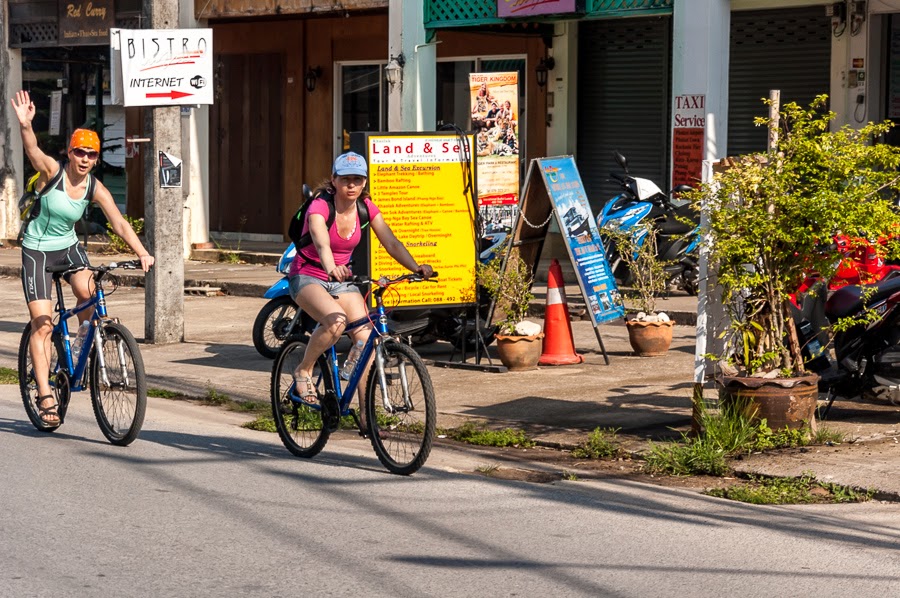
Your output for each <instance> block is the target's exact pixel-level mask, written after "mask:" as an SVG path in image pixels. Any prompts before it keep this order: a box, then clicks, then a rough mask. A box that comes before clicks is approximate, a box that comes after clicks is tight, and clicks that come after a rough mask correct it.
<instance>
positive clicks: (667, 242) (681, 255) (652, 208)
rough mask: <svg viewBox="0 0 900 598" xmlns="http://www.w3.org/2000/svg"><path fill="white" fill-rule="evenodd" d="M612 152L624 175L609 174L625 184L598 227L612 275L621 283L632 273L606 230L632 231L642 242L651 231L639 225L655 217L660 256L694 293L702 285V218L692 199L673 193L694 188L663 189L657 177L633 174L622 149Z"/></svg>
mask: <svg viewBox="0 0 900 598" xmlns="http://www.w3.org/2000/svg"><path fill="white" fill-rule="evenodd" d="M614 155H615V159H616V162H617V163H618V164H619V166H620V167H621V168H622V170H623V171H624V173H625V174H624V175H622V174H618V173H610V176H611V177H612V178H613V179H615V180H616V181H618V182H619V184H620V185H621V186H622V193H620V194H619V195H617V196H615V197H613V198H612V199H610V200H609V201H607V202H606V203H605V204H604V205H603V207H602V208H601V210H600V213H599V214H598V215H597V227H598V229H599V230H600V236H601V238H602V239H603V248H604V250H605V252H606V257H607V259H608V260H609V265H610V268H611V269H612V272H613V275H614V276H615V277H616V279H617V280H618V281H619V282H620V283H622V284H623V285H628V284H629V282H630V281H631V273H630V272H629V271H628V267H627V265H626V264H625V263H624V261H623V260H622V258H621V256H620V255H619V252H618V249H617V248H616V246H615V243H614V242H613V241H612V240H611V239H609V237H604V235H603V230H610V229H617V230H623V231H633V235H634V237H633V238H634V241H635V242H636V243H637V244H638V245H640V244H642V243H643V242H644V239H645V238H646V235H647V234H649V233H648V229H647V227H644V226H639V225H640V224H641V223H642V222H644V221H652V222H653V227H652V229H653V230H654V232H655V234H656V237H657V245H656V246H657V254H658V256H659V258H660V259H661V260H665V261H667V262H669V265H668V266H666V274H667V276H668V279H669V283H670V284H675V285H677V286H678V287H679V288H681V289H683V290H684V291H685V292H687V293H688V294H690V295H696V294H697V291H698V290H699V288H700V284H699V283H700V268H699V265H698V261H697V255H696V249H697V246H698V244H699V240H700V226H699V224H700V218H699V215H698V214H697V212H696V211H695V210H694V209H693V208H692V207H691V205H690V204H689V203H687V202H681V203H679V204H678V205H676V203H675V202H676V201H677V200H675V201H673V199H672V196H673V195H674V194H676V193H683V192H686V191H690V190H691V187H690V186H688V185H678V186H676V187H675V188H674V189H672V191H671V192H669V193H668V194H666V193H663V191H662V190H661V189H660V188H659V187H658V186H657V185H656V183H654V182H653V181H651V180H649V179H643V178H639V177H633V176H631V175H630V174H629V172H628V161H627V160H626V158H625V156H623V155H622V154H621V153H619V152H615V154H614ZM686 222H690V223H691V224H686Z"/></svg>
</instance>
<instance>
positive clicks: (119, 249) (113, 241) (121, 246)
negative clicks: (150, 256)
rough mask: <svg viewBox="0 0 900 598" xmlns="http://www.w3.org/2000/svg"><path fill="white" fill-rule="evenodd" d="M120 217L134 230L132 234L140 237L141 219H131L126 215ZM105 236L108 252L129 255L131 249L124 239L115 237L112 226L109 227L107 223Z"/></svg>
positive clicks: (142, 227)
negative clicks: (107, 237)
mask: <svg viewBox="0 0 900 598" xmlns="http://www.w3.org/2000/svg"><path fill="white" fill-rule="evenodd" d="M122 217H123V218H125V220H126V221H128V224H130V225H131V228H133V229H134V233H135V234H136V235H140V234H141V233H143V232H144V219H143V218H132V217H131V216H128V215H127V214H122ZM106 230H107V233H106V234H107V235H108V236H109V250H110V252H113V253H131V247H129V246H128V243H126V242H125V239H123V238H122V237H120V236H119V235H117V234H116V233H115V232H113V229H112V226H110V224H109V222H107V223H106Z"/></svg>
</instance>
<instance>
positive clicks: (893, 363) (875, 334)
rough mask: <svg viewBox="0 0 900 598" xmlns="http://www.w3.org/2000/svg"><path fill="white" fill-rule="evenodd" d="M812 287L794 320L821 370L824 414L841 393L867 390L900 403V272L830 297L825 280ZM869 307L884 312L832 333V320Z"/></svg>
mask: <svg viewBox="0 0 900 598" xmlns="http://www.w3.org/2000/svg"><path fill="white" fill-rule="evenodd" d="M812 291H813V292H810V293H806V294H804V295H802V296H801V300H800V306H799V307H797V306H795V307H794V322H795V325H796V329H797V336H798V339H799V341H800V345H801V347H802V351H803V355H804V361H805V363H806V367H807V369H809V370H810V371H812V372H815V373H817V374H819V376H820V382H819V388H820V390H821V391H823V392H825V393H827V396H826V401H827V405H826V408H825V410H824V412H823V415H822V417H825V416H826V415H827V414H828V411H829V410H830V409H831V405H832V403H833V402H834V400H835V398H836V397H837V396H843V397H846V398H854V397H858V396H868V397H870V398H879V399H882V400H886V401H888V402H890V403H892V404H894V405H900V309H898V305H900V273H897V272H892V273H890V274H889V275H888V276H887V277H886V278H885V279H883V280H881V281H879V282H877V283H875V284H872V285H849V286H845V287H842V288H840V289H838V290H836V291H834V292H833V293H832V294H831V296H830V297H827V294H828V293H827V291H826V283H825V281H819V282H818V283H817V284H816V285H814V286H813V288H812ZM864 310H871V311H872V312H874V313H876V314H878V316H879V318H878V319H877V320H876V321H874V322H868V323H865V324H858V325H856V326H854V327H853V328H850V329H849V330H846V331H843V332H838V333H836V334H835V335H834V336H833V338H832V337H830V335H829V333H828V328H827V327H828V325H829V324H834V323H835V322H837V321H838V320H839V319H841V318H847V317H851V316H859V315H861V314H862V313H863V312H864ZM829 342H830V343H831V344H832V350H831V351H829V350H828V346H829Z"/></svg>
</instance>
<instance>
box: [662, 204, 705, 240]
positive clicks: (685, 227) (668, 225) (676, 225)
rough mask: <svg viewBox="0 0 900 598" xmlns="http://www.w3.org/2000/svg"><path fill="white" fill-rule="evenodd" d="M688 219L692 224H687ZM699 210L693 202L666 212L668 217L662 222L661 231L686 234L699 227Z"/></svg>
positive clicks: (664, 233) (663, 232)
mask: <svg viewBox="0 0 900 598" xmlns="http://www.w3.org/2000/svg"><path fill="white" fill-rule="evenodd" d="M684 219H687V220H688V221H689V222H691V224H685V223H684V222H682V220H684ZM697 222H698V218H697V212H696V210H694V208H693V207H691V204H684V205H682V206H678V207H677V208H675V209H674V210H671V211H669V212H668V213H667V214H666V219H665V220H664V221H663V222H662V224H660V226H659V232H660V233H661V234H663V235H684V234H687V233H689V232H691V231H692V230H694V229H695V228H696V227H697Z"/></svg>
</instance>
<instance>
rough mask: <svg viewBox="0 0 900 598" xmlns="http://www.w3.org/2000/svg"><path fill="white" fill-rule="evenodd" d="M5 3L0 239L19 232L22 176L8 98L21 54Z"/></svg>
mask: <svg viewBox="0 0 900 598" xmlns="http://www.w3.org/2000/svg"><path fill="white" fill-rule="evenodd" d="M7 7H8V3H7V2H4V3H3V7H2V8H0V11H2V14H0V16H2V30H0V94H2V96H0V102H3V106H2V107H0V148H3V149H2V152H0V153H2V155H0V240H2V239H15V238H16V235H18V233H19V210H18V203H19V197H20V196H21V195H22V192H23V189H22V180H23V178H24V176H25V174H24V170H23V168H24V165H25V150H24V149H23V148H22V135H21V133H19V119H17V118H16V113H15V112H13V109H12V104H11V103H10V99H11V98H12V97H13V96H14V95H15V93H16V92H17V91H19V90H20V89H22V51H21V50H18V49H10V48H9V47H8V45H9V19H8V18H7V16H8V13H7Z"/></svg>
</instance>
